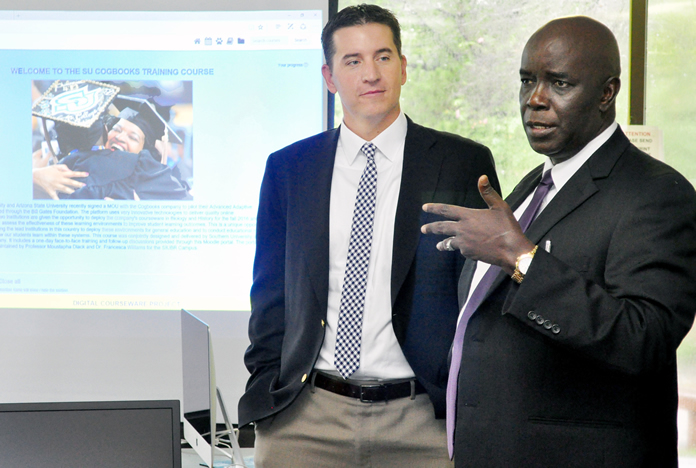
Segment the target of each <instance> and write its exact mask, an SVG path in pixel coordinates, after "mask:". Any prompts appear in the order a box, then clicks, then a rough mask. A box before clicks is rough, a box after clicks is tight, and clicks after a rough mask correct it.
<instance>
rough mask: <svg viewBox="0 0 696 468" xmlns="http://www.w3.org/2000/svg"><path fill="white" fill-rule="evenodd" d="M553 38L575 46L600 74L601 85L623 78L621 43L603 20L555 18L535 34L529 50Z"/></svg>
mask: <svg viewBox="0 0 696 468" xmlns="http://www.w3.org/2000/svg"><path fill="white" fill-rule="evenodd" d="M553 39H556V40H563V39H565V40H567V41H568V42H569V43H571V44H572V45H573V47H574V48H575V49H577V53H578V56H579V58H581V59H583V60H585V61H586V62H587V64H588V66H590V67H592V69H593V70H595V71H596V73H597V77H598V79H599V80H601V82H604V81H605V80H606V79H608V78H609V77H612V76H617V77H618V76H619V75H621V58H620V55H619V44H618V43H617V42H616V37H614V34H613V33H612V32H611V30H610V29H609V28H607V27H606V26H604V25H603V24H602V23H600V22H599V21H597V20H594V19H592V18H588V17H587V16H570V17H567V18H559V19H555V20H553V21H550V22H548V23H546V24H545V25H544V26H542V27H541V28H540V29H539V30H538V31H537V32H535V33H534V34H533V35H532V37H531V38H529V41H527V47H529V46H530V44H533V43H537V44H538V43H543V42H545V41H548V40H553Z"/></svg>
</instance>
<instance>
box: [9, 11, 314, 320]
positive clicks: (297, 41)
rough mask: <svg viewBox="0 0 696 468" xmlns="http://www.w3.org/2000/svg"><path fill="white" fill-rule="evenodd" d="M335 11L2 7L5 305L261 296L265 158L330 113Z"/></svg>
mask: <svg viewBox="0 0 696 468" xmlns="http://www.w3.org/2000/svg"><path fill="white" fill-rule="evenodd" d="M324 15H325V13H323V12H322V11H321V10H318V9H317V10H313V9H310V10H284V11H280V10H278V11H246V12H244V11H216V12H205V11H200V12H172V11H169V12H162V11H159V12H152V11H118V12H114V11H101V12H94V11H93V12H87V11H83V12H75V11H70V12H66V11H19V10H18V11H9V10H5V11H0V64H1V65H0V96H1V99H2V103H3V105H2V110H1V111H0V129H1V130H0V131H1V132H2V136H3V138H2V141H3V144H4V145H5V148H3V149H2V151H0V161H1V164H2V168H3V175H2V180H3V183H2V184H0V256H1V258H2V261H0V300H1V301H2V307H9V308H33V309H37V308H38V309H41V308H51V309H134V310H148V309H150V310H152V309H157V310H161V309H180V308H187V309H192V310H211V311H215V310H221V311H222V310H236V311H245V310H249V289H250V286H251V280H252V263H253V257H254V248H255V246H254V235H255V217H256V211H257V204H258V194H259V187H260V183H261V179H262V176H263V172H264V167H265V163H266V159H267V157H268V155H269V154H270V153H272V152H273V151H276V150H278V149H280V148H282V147H284V146H286V145H288V144H290V143H292V142H294V141H296V140H299V139H301V138H305V137H308V136H311V135H313V134H316V133H319V132H321V131H322V130H324V129H325V128H326V125H327V123H326V122H327V120H326V119H327V116H326V107H327V106H326V91H325V88H324V86H323V81H322V78H321V73H320V69H321V66H322V52H321V43H320V34H321V28H322V26H323V24H324V23H325V22H326V18H325V17H324Z"/></svg>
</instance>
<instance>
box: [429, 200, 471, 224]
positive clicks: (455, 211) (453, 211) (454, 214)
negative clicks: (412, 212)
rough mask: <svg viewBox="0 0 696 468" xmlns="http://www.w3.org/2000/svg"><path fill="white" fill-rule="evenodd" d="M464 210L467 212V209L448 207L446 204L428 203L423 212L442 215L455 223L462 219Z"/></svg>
mask: <svg viewBox="0 0 696 468" xmlns="http://www.w3.org/2000/svg"><path fill="white" fill-rule="evenodd" d="M464 210H466V208H462V207H461V206H456V205H446V204H444V203H426V204H425V205H423V211H425V212H426V213H432V214H436V215H440V216H442V217H443V218H448V219H452V220H455V221H458V220H460V219H461V218H462V215H463V211H464Z"/></svg>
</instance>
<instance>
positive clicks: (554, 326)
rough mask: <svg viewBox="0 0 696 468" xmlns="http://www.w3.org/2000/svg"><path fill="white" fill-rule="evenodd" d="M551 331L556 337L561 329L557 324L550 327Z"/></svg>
mask: <svg viewBox="0 0 696 468" xmlns="http://www.w3.org/2000/svg"><path fill="white" fill-rule="evenodd" d="M551 331H552V332H553V333H554V334H555V335H558V334H559V333H561V327H559V326H558V324H554V325H553V326H552V327H551Z"/></svg>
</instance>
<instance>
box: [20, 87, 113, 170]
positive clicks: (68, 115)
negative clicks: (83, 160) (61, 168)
mask: <svg viewBox="0 0 696 468" xmlns="http://www.w3.org/2000/svg"><path fill="white" fill-rule="evenodd" d="M119 91H120V88H119V87H118V86H114V85H111V84H107V83H100V82H98V81H90V80H72V81H71V80H56V81H54V82H53V83H51V86H49V88H48V89H47V90H46V92H45V93H44V94H43V95H42V96H41V97H40V98H39V99H37V100H36V102H35V103H34V105H33V106H32V109H31V113H32V115H35V116H36V117H41V123H42V125H43V130H44V137H45V138H46V142H47V143H48V148H49V150H50V152H51V157H52V159H53V162H54V163H57V162H58V159H57V157H56V155H55V153H54V152H53V145H51V143H50V141H49V132H48V128H47V126H46V120H53V121H55V125H56V127H55V128H56V133H57V135H58V144H59V146H60V148H61V152H62V153H63V154H66V153H68V152H70V151H71V150H73V149H85V148H90V147H91V146H92V144H94V142H96V141H97V140H98V139H99V137H100V136H101V135H102V133H103V123H102V116H103V115H104V113H105V111H106V108H107V107H108V106H109V104H110V103H111V101H113V99H114V98H115V97H116V95H117V94H118V92H119Z"/></svg>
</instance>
